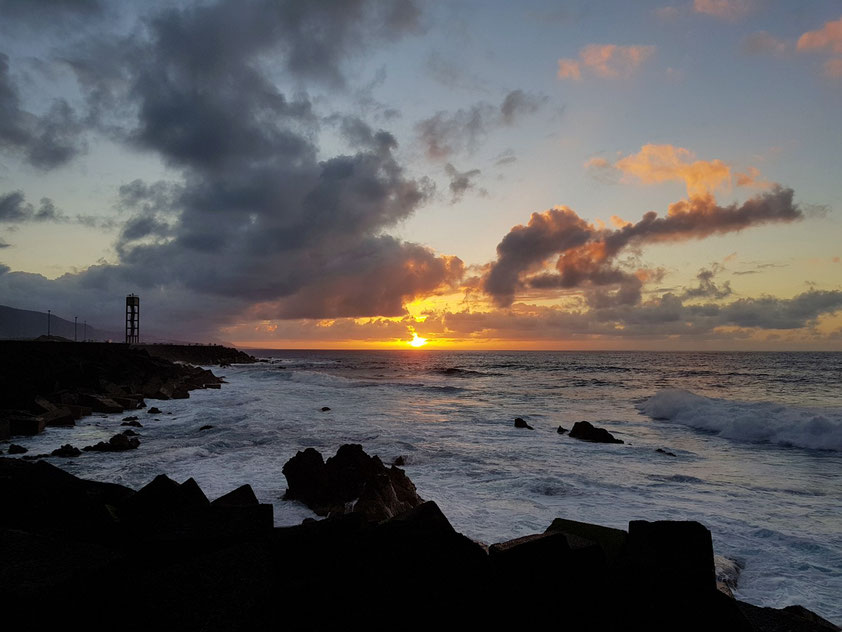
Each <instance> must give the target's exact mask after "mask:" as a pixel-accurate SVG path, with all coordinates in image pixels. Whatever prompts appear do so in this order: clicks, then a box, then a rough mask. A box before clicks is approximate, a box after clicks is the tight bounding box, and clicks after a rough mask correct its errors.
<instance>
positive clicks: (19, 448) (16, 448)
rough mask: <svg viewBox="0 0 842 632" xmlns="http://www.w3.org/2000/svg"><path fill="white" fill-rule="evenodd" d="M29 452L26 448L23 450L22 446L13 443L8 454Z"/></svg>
mask: <svg viewBox="0 0 842 632" xmlns="http://www.w3.org/2000/svg"><path fill="white" fill-rule="evenodd" d="M27 452H29V450H28V449H27V448H24V447H23V446H22V445H18V444H17V443H13V444H11V445H10V446H9V454H26V453H27Z"/></svg>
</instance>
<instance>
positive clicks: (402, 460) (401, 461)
mask: <svg viewBox="0 0 842 632" xmlns="http://www.w3.org/2000/svg"><path fill="white" fill-rule="evenodd" d="M392 465H394V466H395V467H403V466H404V465H406V457H405V456H404V455H402V454H400V455H398V456H396V457H395V460H394V461H392Z"/></svg>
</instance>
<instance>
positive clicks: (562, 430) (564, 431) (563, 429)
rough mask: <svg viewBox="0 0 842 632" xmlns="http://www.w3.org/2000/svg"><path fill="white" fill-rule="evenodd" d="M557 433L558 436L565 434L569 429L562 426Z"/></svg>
mask: <svg viewBox="0 0 842 632" xmlns="http://www.w3.org/2000/svg"><path fill="white" fill-rule="evenodd" d="M556 432H557V433H558V434H565V433H566V432H567V428H562V427H561V426H559V427H558V428H557V429H556Z"/></svg>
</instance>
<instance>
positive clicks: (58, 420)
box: [38, 406, 76, 426]
mask: <svg viewBox="0 0 842 632" xmlns="http://www.w3.org/2000/svg"><path fill="white" fill-rule="evenodd" d="M38 416H39V417H40V418H41V419H43V420H44V425H45V426H75V425H76V418H75V417H74V416H73V413H72V412H70V409H69V408H67V407H66V406H61V407H57V408H53V409H52V410H49V411H47V412H44V413H41V414H39V415H38Z"/></svg>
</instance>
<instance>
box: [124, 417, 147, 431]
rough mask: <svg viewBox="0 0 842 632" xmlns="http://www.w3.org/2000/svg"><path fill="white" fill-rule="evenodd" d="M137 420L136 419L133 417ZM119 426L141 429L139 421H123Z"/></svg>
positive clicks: (141, 425)
mask: <svg viewBox="0 0 842 632" xmlns="http://www.w3.org/2000/svg"><path fill="white" fill-rule="evenodd" d="M135 419H137V417H135ZM120 425H121V426H132V427H133V428H143V424H142V423H140V422H139V421H124V422H123V423H121V424H120Z"/></svg>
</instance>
